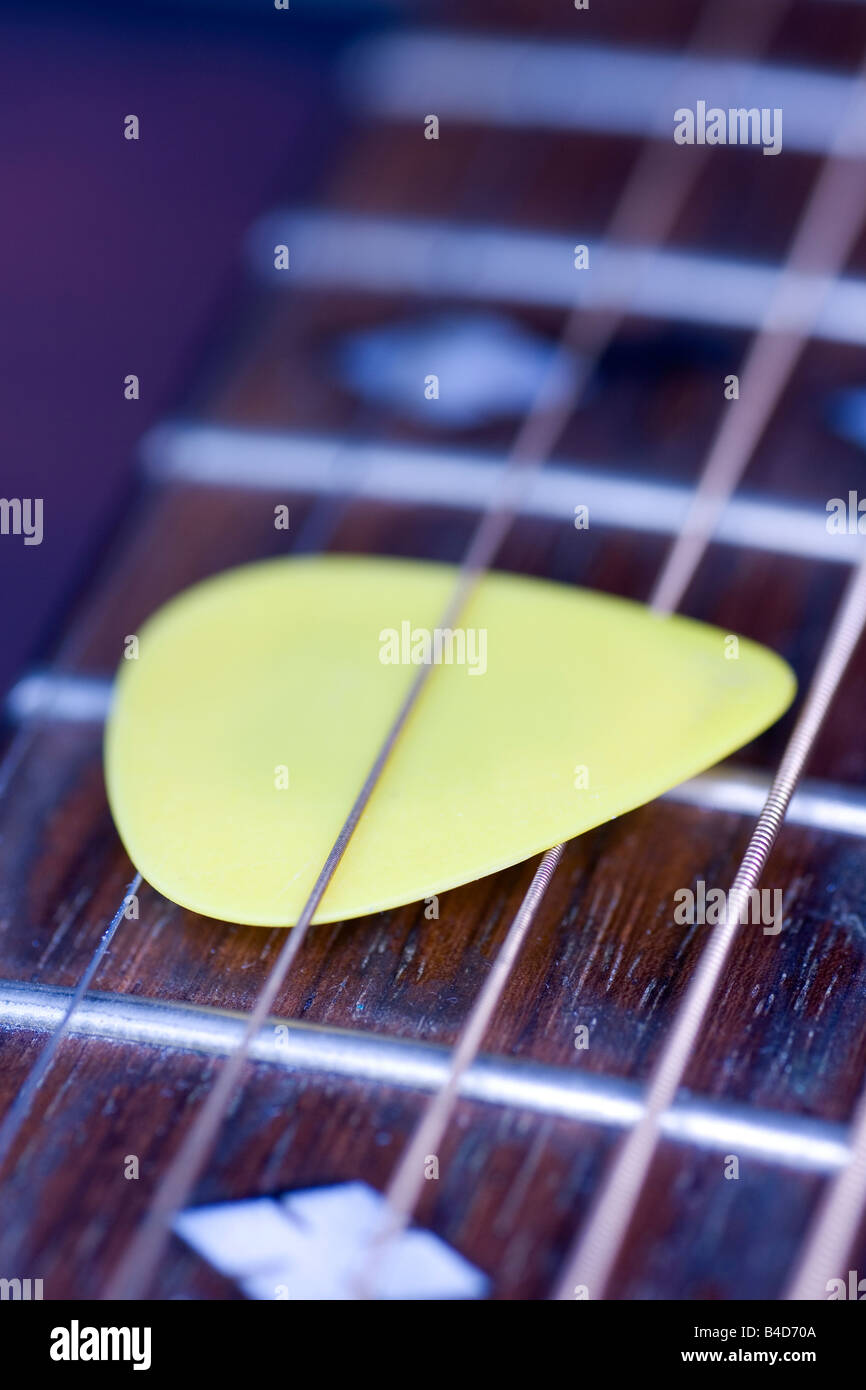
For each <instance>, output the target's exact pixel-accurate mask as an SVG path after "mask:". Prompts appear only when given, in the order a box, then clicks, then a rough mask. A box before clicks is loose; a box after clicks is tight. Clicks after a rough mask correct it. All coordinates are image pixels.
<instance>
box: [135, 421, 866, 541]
mask: <svg viewBox="0 0 866 1390" xmlns="http://www.w3.org/2000/svg"><path fill="white" fill-rule="evenodd" d="M143 453H144V460H145V464H146V466H147V468H148V470H149V471H150V472H151V474H152V475H153V476H154V477H155V478H156V479H157V480H164V479H171V480H175V481H178V482H184V483H191V484H196V485H202V486H213V487H232V488H237V487H239V486H242V487H243V488H245V489H255V488H258V489H261V490H263V491H266V492H273V493H276V492H278V491H279V489H280V488H286V489H290V490H291V491H292V492H298V493H304V494H314V495H319V496H325V497H330V496H341V495H345V496H348V497H360V498H363V499H367V500H369V499H373V498H378V499H380V500H381V501H383V502H393V503H395V504H418V505H422V506H430V507H444V508H448V509H455V510H460V509H472V510H475V509H478V508H481V507H483V506H484V505H485V503H486V501H487V499H488V498H489V496H490V493H491V491H492V489H493V487H494V485H495V480H496V478H497V476H498V475H499V474H500V473H501V470H502V468H503V466H504V464H503V460H501V459H497V458H496V457H495V456H490V455H487V456H485V455H482V454H477V453H476V454H471V453H466V452H465V451H461V450H459V449H454V448H441V447H440V448H438V449H437V448H435V447H432V446H430V445H425V446H415V447H411V446H404V445H395V444H391V443H388V442H387V441H384V440H383V441H379V442H371V443H356V442H354V441H352V440H351V439H339V438H333V437H328V436H321V435H306V434H294V433H288V432H287V433H282V432H278V431H267V430H261V431H254V430H239V429H232V428H230V427H220V426H213V425H209V424H208V423H206V422H200V423H194V422H191V423H182V422H179V423H176V424H165V425H161V426H159V427H158V428H157V429H156V430H154V431H153V432H152V434H151V435H150V436H149V437H148V438H147V439H146V440H145V441H144V444H143ZM690 498H691V489H690V488H688V487H686V486H683V485H678V484H675V483H671V482H664V481H657V480H654V479H652V478H650V477H639V476H629V474H628V473H627V472H625V470H622V471H621V472H618V473H612V472H611V471H610V469H608V470H606V471H605V470H603V469H602V467H601V465H600V464H598V465H596V466H593V465H592V464H591V463H589V462H583V461H579V462H575V463H567V464H556V465H549V466H548V467H546V468H545V469H544V470H543V471H542V472H540V473H539V474H537V475H536V477H535V478H534V479H533V480H532V481H531V482H530V483H529V486H528V488H527V492H526V494H525V496H524V497H523V499H522V501H521V504H520V510H521V513H522V515H524V516H526V517H541V518H544V519H546V520H550V521H556V522H558V523H559V524H560V525H563V526H571V525H572V524H573V518H574V508H575V505H576V504H577V503H578V502H580V503H583V504H585V505H586V506H588V507H589V511H590V518H591V524H598V525H599V526H607V527H614V528H617V529H619V528H626V529H628V530H635V531H642V532H646V533H651V534H655V535H664V536H673V535H677V534H678V533H679V531H680V529H681V527H682V524H683V521H684V520H685V517H686V514H687V512H688V506H689V501H690ZM715 540H716V541H717V542H720V543H724V544H728V545H736V546H746V547H752V548H755V549H759V550H762V551H765V552H768V553H774V554H783V555H784V554H788V555H797V556H800V557H802V558H808V559H815V560H826V561H829V562H830V563H831V564H836V563H839V564H853V563H854V562H855V560H856V559H857V556H858V554H859V550H860V538H859V537H858V536H857V535H848V534H846V533H842V534H836V533H835V532H834V533H832V534H831V533H830V532H829V531H828V529H827V511H826V508H824V509H819V508H817V507H814V508H809V507H801V506H797V505H794V504H792V503H789V502H786V501H784V500H782V499H770V498H759V497H740V496H738V497H734V498H733V499H732V500H731V502H730V503H729V504H728V506H727V508H726V509H725V513H724V515H723V516H722V518H721V519H720V522H719V526H718V529H717V532H716V534H715Z"/></svg>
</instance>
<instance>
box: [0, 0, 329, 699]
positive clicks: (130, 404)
mask: <svg viewBox="0 0 866 1390" xmlns="http://www.w3.org/2000/svg"><path fill="white" fill-rule="evenodd" d="M265 18H266V19H267V21H268V22H267V23H265V22H263V18H262V15H261V7H259V16H258V19H257V20H255V22H250V21H248V20H247V19H246V18H245V16H244V14H243V12H239V13H235V14H222V13H221V11H220V9H219V7H218V6H217V7H216V8H215V9H212V10H211V12H210V14H209V15H208V17H207V19H206V21H205V22H204V23H203V22H202V14H201V10H200V9H198V10H197V8H196V7H195V6H190V7H189V9H185V8H184V7H183V6H179V7H178V8H177V10H176V12H174V13H166V12H165V11H164V10H162V9H160V10H152V9H149V8H148V7H147V6H144V7H142V8H139V7H136V9H135V11H132V10H127V12H126V13H124V14H123V15H122V17H118V15H117V14H116V13H115V14H113V15H112V14H110V13H102V12H100V11H99V9H98V7H96V8H94V9H90V8H88V7H86V6H85V7H80V8H78V9H73V10H72V11H70V9H69V7H64V9H63V10H61V9H59V8H58V9H57V10H54V9H52V8H51V7H50V6H48V7H42V6H40V8H39V18H38V19H29V18H25V17H22V16H21V13H20V6H19V7H15V9H13V10H11V11H10V10H2V9H0V109H2V121H3V127H4V131H5V138H4V144H5V147H6V160H5V170H4V188H3V195H4V196H3V206H4V216H3V219H2V229H0V240H2V260H0V281H2V302H3V311H2V333H0V339H2V349H0V351H2V370H0V418H2V421H3V431H4V435H5V439H4V446H3V450H2V453H0V459H2V463H0V496H3V497H10V498H11V497H43V498H44V499H45V502H44V512H45V521H44V525H45V534H44V540H43V543H42V544H41V545H39V546H36V545H33V546H25V545H24V542H23V537H21V536H13V535H5V536H2V535H0V594H2V619H0V692H3V691H5V690H6V689H7V688H8V686H9V685H10V683H11V682H12V681H13V680H14V678H15V677H16V675H17V674H20V672H21V670H22V668H23V667H24V666H25V665H26V664H27V663H28V662H30V661H32V660H33V659H34V658H36V657H37V656H38V654H39V652H40V650H44V649H45V647H46V645H47V644H48V643H50V642H51V641H52V640H53V639H54V637H55V636H56V635H57V631H58V629H59V626H60V624H62V620H63V616H64V612H65V610H66V608H67V607H68V604H69V601H70V599H71V598H72V597H73V596H74V594H75V592H76V590H77V588H78V587H79V585H80V584H81V583H82V582H83V580H84V578H85V577H86V575H87V572H88V568H89V566H91V565H92V563H93V561H94V559H95V558H96V557H97V556H98V552H99V549H100V546H101V543H102V542H103V540H104V539H105V537H106V535H107V533H108V532H109V531H110V528H111V527H112V525H114V524H116V521H117V518H118V516H119V510H120V505H121V503H122V500H123V498H124V495H125V494H126V493H127V491H128V490H129V487H130V480H131V476H132V470H133V467H134V463H135V445H136V442H137V440H138V438H139V437H140V435H141V434H142V432H143V430H144V429H145V428H146V427H147V426H148V425H149V424H150V423H152V422H153V421H154V420H155V419H156V418H157V417H158V416H160V415H163V414H165V413H166V412H167V411H170V410H172V409H177V408H178V407H179V406H181V405H182V404H183V397H184V394H185V393H186V391H187V390H188V388H189V385H190V382H191V380H192V378H193V371H194V368H195V366H196V364H197V361H198V359H199V357H200V353H201V351H202V349H203V347H204V345H205V343H206V342H207V341H208V340H209V339H210V338H211V337H212V336H213V335H214V333H215V332H218V330H219V328H220V326H221V324H222V323H224V322H226V321H227V320H228V317H229V310H230V307H231V306H232V304H233V295H234V292H235V289H236V287H237V285H238V284H239V279H240V275H239V250H240V242H241V237H242V233H243V232H244V230H245V228H247V227H248V226H249V224H250V222H251V221H252V219H253V217H254V216H255V214H256V213H257V212H258V211H260V210H261V209H262V208H264V207H266V206H267V205H268V204H269V203H270V202H272V201H274V200H276V198H278V197H282V198H287V197H293V196H296V195H297V194H299V193H302V192H303V191H304V190H305V189H306V188H307V187H309V186H310V184H311V182H312V181H313V179H314V177H315V175H316V173H317V171H318V170H319V169H320V168H321V165H322V160H323V148H322V147H323V143H326V141H327V138H329V134H328V130H327V125H328V117H327V116H326V115H325V112H326V111H327V109H328V106H327V102H326V100H325V86H326V84H327V81H328V66H329V52H328V48H329V44H330V43H331V42H332V39H333V37H334V34H333V30H334V29H335V28H336V29H337V30H339V28H340V25H339V23H337V24H336V25H333V24H332V25H331V30H330V31H329V32H328V34H327V35H326V36H325V37H324V38H323V36H322V35H321V34H317V33H316V32H315V30H313V31H310V32H307V31H305V30H304V27H303V25H298V24H296V23H293V27H292V32H291V40H290V41H289V40H286V41H282V40H280V39H279V37H278V35H279V29H278V27H277V26H278V25H279V22H280V19H281V18H282V17H281V16H279V15H275V14H274V12H273V11H271V12H270V14H269V15H268V16H265ZM293 20H294V16H293ZM129 113H135V114H136V115H138V116H139V118H140V121H141V138H140V140H139V141H138V142H133V141H127V140H125V139H124V138H123V119H124V117H125V116H126V115H127V114H129ZM130 372H134V373H136V374H138V375H139V377H140V379H141V399H140V400H139V401H137V402H135V401H126V400H125V399H124V397H123V380H124V377H125V376H126V375H127V373H130Z"/></svg>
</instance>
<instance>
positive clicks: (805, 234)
mask: <svg viewBox="0 0 866 1390" xmlns="http://www.w3.org/2000/svg"><path fill="white" fill-rule="evenodd" d="M857 109H858V110H859V107H858V108H857ZM851 126H852V121H851V120H850V119H849V120H846V121H844V122H843V123H842V126H841V128H840V132H839V134H838V136H837V140H836V144H835V147H834V151H833V152H832V153H831V155H830V157H829V158H828V160H827V161H826V162H825V163H824V164H823V165H822V167H821V169H820V170H819V172H818V174H817V176H816V178H815V181H814V184H813V188H812V190H811V191H810V194H809V196H808V198H807V201H806V204H805V207H804V210H803V212H802V214H801V217H800V220H799V223H798V227H797V230H796V232H795V234H794V237H793V240H792V243H791V249H790V252H789V255H788V257H787V260H786V262H785V264H784V266H783V268H782V271H781V273H780V281H779V285H778V288H777V292H776V294H775V295H774V297H773V299H772V301H771V303H770V306H769V308H768V310H767V313H766V316H765V319H764V322H763V323H762V325H761V328H760V329H759V331H758V333H757V334H756V335H755V337H754V338H753V340H752V342H751V344H750V346H749V348H748V351H747V353H746V356H745V361H744V365H743V367H742V368H741V370H740V380H741V384H742V393H741V402H740V403H738V405H737V408H736V410H731V408H730V406H727V405H726V406H724V407H723V408H722V414H721V418H720V422H719V425H718V427H717V430H716V433H715V436H714V439H713V442H712V444H711V446H710V449H709V452H708V454H707V458H706V462H705V464H704V466H703V468H702V470H701V474H700V478H699V480H698V484H697V487H696V489H695V492H694V494H693V501H692V504H691V506H690V508H689V512H688V514H687V518H686V521H685V524H684V526H683V529H682V530H681V531H680V533H679V535H678V536H677V537H676V539H675V540H674V542H673V544H672V545H671V547H670V550H669V552H668V554H667V557H666V560H665V563H664V564H663V565H662V567H661V569H660V572H659V575H658V576H657V579H656V583H655V585H654V586H653V590H652V595H651V598H650V606H651V607H652V608H653V609H654V610H655V611H656V612H659V613H670V612H671V611H673V609H675V608H676V607H678V606H679V604H680V602H681V600H682V597H683V595H684V593H685V591H686V590H687V588H688V586H689V583H690V582H691V579H692V578H693V576H694V574H695V571H696V570H697V568H698V566H699V564H700V561H701V559H702V558H703V555H704V554H705V552H706V549H707V547H708V546H709V543H710V541H711V539H712V535H713V533H714V531H715V528H716V525H717V523H718V520H719V517H720V515H721V513H722V511H723V509H724V507H725V505H726V503H727V502H728V501H729V499H730V497H731V496H732V494H733V492H734V490H735V489H736V487H737V486H738V484H739V482H740V480H741V478H742V476H743V473H744V472H745V469H746V467H747V466H748V463H749V460H750V458H751V457H752V455H753V453H754V450H755V448H756V446H757V444H758V442H759V440H760V438H761V437H762V435H763V432H764V430H765V428H766V426H767V424H768V422H769V419H770V417H771V415H772V413H773V411H774V410H775V408H776V406H777V405H778V403H779V400H780V398H781V395H782V393H783V391H784V389H785V386H786V384H787V383H788V382H789V381H790V379H791V375H792V373H793V371H794V368H795V366H796V364H797V361H798V360H799V358H800V356H801V355H802V352H803V350H804V348H805V345H806V343H807V342H808V339H809V332H808V328H809V327H811V325H812V324H813V323H814V321H815V319H816V318H817V315H818V312H819V310H820V307H821V303H822V301H823V298H824V296H825V294H826V291H827V287H828V284H829V283H830V282H831V280H832V278H833V277H835V275H837V274H838V272H839V271H840V270H841V269H842V267H843V265H844V264H845V262H846V261H847V259H848V256H849V254H850V251H851V249H852V248H853V245H854V242H855V241H856V237H857V234H858V231H859V229H860V227H861V226H862V225H863V221H864V219H866V189H864V187H863V181H862V180H857V181H856V184H855V189H854V191H853V192H852V189H851V186H850V185H851V183H852V181H853V180H852V177H851V174H852V168H853V169H854V173H855V174H856V173H857V172H858V170H857V168H856V166H852V165H851V164H850V163H849V162H847V161H844V160H840V158H839V156H838V150H839V148H840V147H842V146H844V143H845V141H846V139H847V135H848V132H849V130H850V129H851ZM828 240H829V243H830V244H829V246H828V244H827V243H828ZM818 270H820V271H821V275H820V276H818V275H816V273H815V272H816V271H818ZM809 273H811V274H812V276H813V280H812V282H810V283H809V287H808V290H807V294H806V296H805V299H804V295H803V291H802V289H801V288H800V284H799V280H798V277H800V276H803V275H807V274H809ZM792 322H796V323H799V327H798V328H797V329H795V330H792V329H791V328H790V327H788V325H790V324H791V323H792ZM740 404H742V405H743V406H744V409H743V410H742V411H741V409H740ZM563 849H564V846H563V845H557V846H555V847H554V848H553V849H551V850H549V851H548V852H547V853H546V854H545V855H544V857H543V858H542V860H541V862H540V864H539V867H538V870H537V872H536V875H535V877H534V878H533V880H532V883H531V884H530V887H529V889H528V891H527V894H526V897H525V898H524V900H523V902H522V903H521V905H520V907H519V909H518V912H517V915H516V917H515V919H514V921H513V922H512V924H511V927H510V928H509V931H508V933H507V935H506V938H505V940H504V942H503V946H502V948H501V953H500V956H497V957H496V958H495V959H494V965H493V968H492V971H491V975H490V977H489V978H488V980H487V982H486V983H485V985H484V988H483V989H482V991H481V994H480V995H479V997H478V1000H477V1002H476V1004H475V1005H474V1006H473V1008H472V1010H471V1011H470V1014H469V1017H468V1019H467V1020H466V1023H465V1025H464V1028H463V1031H462V1033H461V1035H460V1037H459V1040H458V1043H457V1046H456V1048H455V1050H454V1052H453V1054H452V1063H451V1068H450V1071H449V1073H448V1075H447V1077H446V1078H445V1079H444V1081H443V1083H442V1085H441V1088H440V1089H439V1091H438V1092H437V1093H436V1094H435V1095H434V1096H433V1097H432V1098H431V1100H430V1101H429V1102H428V1104H427V1106H426V1107H425V1110H424V1112H423V1113H422V1115H421V1118H420V1120H419V1121H418V1124H417V1125H416V1127H415V1130H414V1132H413V1134H412V1136H411V1137H410V1139H409V1141H408V1144H407V1146H406V1149H405V1151H404V1153H403V1155H402V1156H401V1158H400V1159H399V1160H398V1163H397V1166H396V1168H395V1171H394V1174H393V1176H392V1177H391V1178H390V1180H389V1182H388V1185H387V1187H386V1190H385V1194H384V1195H385V1198H386V1201H387V1203H388V1212H387V1214H386V1217H385V1220H384V1222H383V1225H382V1229H381V1230H380V1231H379V1232H377V1234H376V1236H375V1237H374V1242H373V1246H374V1253H373V1255H372V1256H371V1258H370V1261H369V1262H368V1264H367V1265H366V1266H365V1269H364V1271H363V1273H362V1275H361V1278H360V1281H359V1289H360V1292H361V1294H362V1296H363V1297H372V1296H373V1290H374V1287H375V1276H376V1272H377V1271H378V1270H379V1269H380V1268H381V1265H382V1263H383V1260H384V1257H385V1254H386V1252H387V1250H388V1249H390V1248H391V1246H392V1244H393V1242H394V1241H395V1240H396V1238H397V1236H398V1235H399V1234H400V1233H401V1232H402V1231H403V1230H404V1229H405V1228H406V1226H407V1225H408V1224H409V1222H410V1221H411V1219H412V1216H413V1214H414V1212H415V1209H416V1207H417V1205H418V1202H419V1200H420V1197H421V1194H422V1192H423V1191H424V1189H425V1186H426V1180H425V1177H424V1160H425V1158H426V1156H427V1155H429V1154H431V1153H435V1152H436V1151H437V1150H438V1148H439V1146H440V1144H441V1142H442V1140H443V1138H444V1137H445V1133H446V1130H447V1127H448V1124H449V1121H450V1119H451V1115H452V1113H453V1110H454V1107H455V1105H456V1104H457V1101H458V1098H459V1090H460V1082H461V1080H462V1078H463V1075H464V1074H465V1072H466V1071H467V1069H468V1068H469V1067H470V1066H471V1065H472V1062H473V1061H474V1060H475V1057H476V1056H477V1054H478V1051H479V1050H480V1048H481V1045H482V1043H483V1040H484V1037H485V1034H486V1032H487V1029H488V1027H489V1026H490V1023H491V1022H492V1019H493V1015H494V1013H495V1011H496V1008H497V1006H498V1004H499V1002H500V1000H501V998H502V995H503V993H504V991H505V988H506V986H507V983H508V980H509V978H510V973H511V968H512V967H513V965H514V963H515V962H516V960H517V957H518V956H519V953H520V950H521V948H522V946H523V943H524V942H525V940H526V938H527V936H528V933H529V930H530V927H531V925H532V921H533V918H534V915H535V912H536V911H537V909H538V907H539V905H540V902H541V898H542V896H543V893H544V891H545V889H546V888H547V886H548V885H549V884H550V881H551V879H552V877H553V874H554V872H555V869H556V867H557V865H558V863H559V860H560V858H561V856H562V852H563ZM501 956H504V957H506V958H507V961H508V965H507V966H504V965H503V963H502V960H501Z"/></svg>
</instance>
